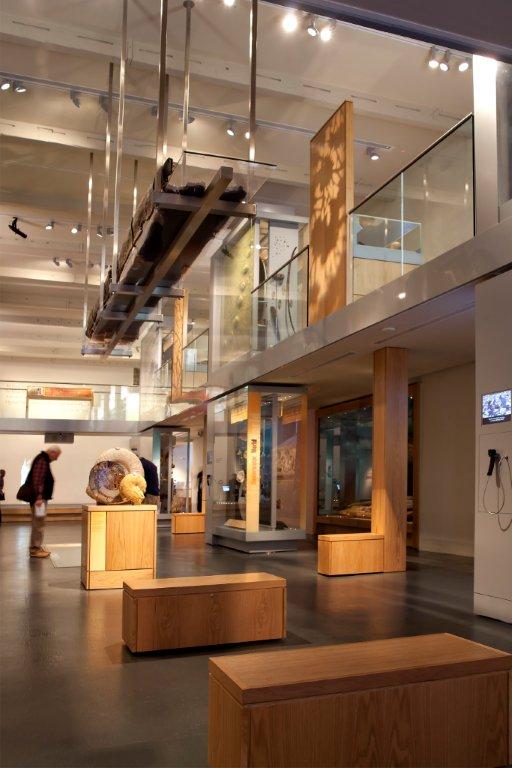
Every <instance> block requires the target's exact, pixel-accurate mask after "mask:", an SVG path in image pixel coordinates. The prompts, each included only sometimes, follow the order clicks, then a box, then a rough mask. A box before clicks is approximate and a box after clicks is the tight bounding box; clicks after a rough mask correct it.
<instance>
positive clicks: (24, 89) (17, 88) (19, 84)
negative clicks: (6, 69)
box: [14, 80, 27, 93]
mask: <svg viewBox="0 0 512 768" xmlns="http://www.w3.org/2000/svg"><path fill="white" fill-rule="evenodd" d="M14 90H15V91H16V93H26V92H27V86H26V85H24V84H23V83H22V82H21V81H20V80H18V81H17V82H16V83H14Z"/></svg>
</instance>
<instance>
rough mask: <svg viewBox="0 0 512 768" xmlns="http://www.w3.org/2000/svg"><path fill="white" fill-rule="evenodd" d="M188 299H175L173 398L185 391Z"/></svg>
mask: <svg viewBox="0 0 512 768" xmlns="http://www.w3.org/2000/svg"><path fill="white" fill-rule="evenodd" d="M187 304H188V302H187V297H186V296H184V297H183V298H182V299H174V332H173V342H172V343H173V346H172V377H171V397H172V400H175V399H176V398H178V397H181V393H182V389H183V347H184V345H185V344H186V333H187V314H188V311H187V309H188V307H187Z"/></svg>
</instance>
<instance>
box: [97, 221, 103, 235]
mask: <svg viewBox="0 0 512 768" xmlns="http://www.w3.org/2000/svg"><path fill="white" fill-rule="evenodd" d="M96 236H97V237H103V227H102V226H101V224H98V226H97V227H96Z"/></svg>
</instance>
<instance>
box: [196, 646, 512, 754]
mask: <svg viewBox="0 0 512 768" xmlns="http://www.w3.org/2000/svg"><path fill="white" fill-rule="evenodd" d="M209 665H210V666H209V705H208V761H209V764H210V765H211V766H212V767H213V768H221V766H222V767H223V768H224V767H226V766H244V767H251V768H256V766H262V767H263V766H265V767H266V768H275V767H277V766H280V767H282V768H301V767H302V766H304V768H313V767H315V766H318V767H320V766H322V768H325V766H331V767H332V766H340V767H341V766H378V767H379V768H385V767H386V766H397V765H400V766H430V767H431V768H434V767H435V766H465V767H466V768H470V766H480V768H481V767H482V766H500V765H507V761H508V759H509V752H508V750H509V728H510V724H509V695H510V685H511V683H510V677H511V673H510V670H511V668H512V656H511V655H509V654H507V653H503V652H502V651H498V650H495V649H494V648H489V647H487V646H484V645H480V644H478V643H474V642H471V641H470V640H465V639H463V638H460V637H456V636H455V635H449V634H436V635H419V636H416V637H401V638H392V639H389V640H373V641H368V642H363V643H350V644H345V645H331V646H321V647H315V648H313V647H307V648H298V649H292V650H279V651H267V652H264V653H246V654H239V655H236V656H233V655H228V656H222V657H217V658H211V659H210V662H209Z"/></svg>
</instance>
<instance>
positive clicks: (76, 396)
mask: <svg viewBox="0 0 512 768" xmlns="http://www.w3.org/2000/svg"><path fill="white" fill-rule="evenodd" d="M154 397H156V398H157V399H158V400H159V402H160V405H162V404H165V395H164V394H163V393H155V394H154ZM139 411H140V393H139V388H138V387H132V386H125V385H120V384H112V385H109V384H105V385H103V384H55V383H50V382H35V381H0V418H2V419H25V418H28V419H64V420H74V421H75V420H79V421H82V420H83V421H139V418H140V412H139Z"/></svg>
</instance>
